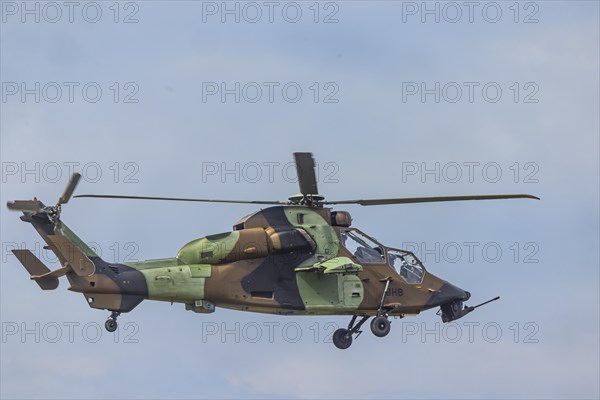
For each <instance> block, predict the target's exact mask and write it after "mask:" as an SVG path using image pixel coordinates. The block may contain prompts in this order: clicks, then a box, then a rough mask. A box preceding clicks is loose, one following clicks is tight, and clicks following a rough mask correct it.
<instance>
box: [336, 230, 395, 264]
mask: <svg viewBox="0 0 600 400" xmlns="http://www.w3.org/2000/svg"><path fill="white" fill-rule="evenodd" d="M341 238H342V245H343V246H344V247H345V248H346V249H348V251H349V252H350V253H352V254H353V255H354V256H355V257H356V258H357V259H358V260H359V261H360V262H363V263H371V264H381V263H384V262H385V255H384V252H383V248H382V247H381V246H380V245H379V244H378V243H377V242H374V241H373V240H371V239H369V238H368V237H366V236H365V235H363V234H362V233H360V232H358V231H356V230H346V231H342V232H341Z"/></svg>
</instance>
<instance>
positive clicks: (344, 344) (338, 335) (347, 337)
mask: <svg viewBox="0 0 600 400" xmlns="http://www.w3.org/2000/svg"><path fill="white" fill-rule="evenodd" d="M333 344H334V345H335V347H337V348H338V349H342V350H344V349H347V348H348V347H350V345H351V344H352V334H351V333H350V331H349V330H348V329H343V328H340V329H338V330H337V331H335V332H333Z"/></svg>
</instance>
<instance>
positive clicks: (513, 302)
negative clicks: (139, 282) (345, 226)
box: [0, 0, 600, 399]
mask: <svg viewBox="0 0 600 400" xmlns="http://www.w3.org/2000/svg"><path fill="white" fill-rule="evenodd" d="M0 7H1V8H0V9H1V12H2V14H1V18H2V20H1V30H0V45H1V48H0V81H1V84H2V88H1V89H2V92H1V95H2V98H1V101H0V107H1V110H0V119H1V121H0V157H1V166H2V177H1V178H2V180H1V193H0V200H1V201H2V202H3V203H4V202H6V201H9V200H14V199H29V198H32V197H33V196H36V197H37V198H39V199H41V200H42V201H44V202H45V203H46V204H54V202H55V201H56V199H57V198H58V197H59V196H60V193H61V192H62V190H63V188H64V186H65V185H66V183H67V181H68V179H69V175H70V173H71V172H73V171H77V172H80V173H81V174H82V175H83V179H82V181H81V183H80V185H79V186H78V188H77V193H79V194H84V193H93V194H102V193H104V194H127V195H154V196H171V197H200V198H217V199H220V198H222V199H242V200H251V199H256V200H282V199H286V198H287V197H288V196H290V195H292V194H295V193H297V192H298V187H297V183H296V182H295V174H294V170H293V165H292V164H291V162H292V153H293V152H295V151H310V152H312V153H313V154H314V156H315V159H316V160H317V163H318V165H317V172H318V184H319V189H320V192H321V193H322V194H323V195H325V196H326V198H327V199H329V200H337V199H358V198H378V197H413V196H426V195H460V194H496V193H498V194H501V193H531V194H534V195H537V196H539V197H540V198H541V200H540V201H534V200H507V201H490V202H462V203H439V204H413V205H396V206H382V207H361V206H347V207H345V208H339V209H345V210H347V211H349V212H350V213H351V214H352V217H353V220H354V225H355V226H356V227H358V228H360V229H362V230H364V231H365V232H367V233H368V234H370V235H371V236H373V237H375V238H377V239H378V240H379V241H381V242H382V243H384V244H385V245H388V246H392V247H401V248H407V249H409V250H412V251H414V252H415V253H416V254H417V255H418V256H419V257H420V258H421V259H422V260H423V262H424V264H425V266H426V267H427V269H428V271H430V272H431V273H433V274H435V275H437V276H440V277H442V278H443V279H446V280H448V281H450V282H452V283H453V284H456V285H457V286H460V287H461V288H464V289H466V290H468V291H470V292H471V293H472V300H471V301H470V304H476V303H479V302H483V301H485V300H488V299H490V298H493V297H495V296H500V297H501V299H500V301H497V302H494V303H492V304H489V305H486V306H485V307H482V308H481V309H478V310H477V311H475V312H473V313H471V314H469V315H468V316H466V317H465V318H463V319H461V320H459V321H456V322H455V323H452V324H447V325H443V324H442V323H441V320H440V319H439V317H438V316H436V315H435V310H429V311H426V312H423V313H422V314H420V315H418V316H415V317H410V318H405V319H402V320H400V319H394V320H392V330H391V333H390V334H389V335H388V336H386V337H385V338H376V337H375V336H373V335H372V334H371V332H369V330H368V328H367V329H365V332H364V333H363V334H362V335H361V336H360V337H359V338H358V339H356V340H355V341H354V343H353V345H352V346H351V347H350V349H348V350H344V351H341V350H338V349H336V348H335V347H334V346H333V344H332V343H331V333H332V332H333V330H334V329H336V328H337V327H341V326H345V325H346V324H347V323H348V319H347V318H346V317H336V316H331V317H301V316H297V317H283V316H271V315H262V314H252V313H242V312H235V311H229V310H225V309H217V311H216V312H215V313H213V314H208V315H202V314H194V313H192V312H190V311H186V310H185V308H184V306H183V305H181V304H174V305H171V304H170V303H160V302H151V301H144V302H143V303H142V304H141V305H140V306H138V307H137V308H136V309H135V310H133V311H132V312H131V313H128V314H126V315H122V316H121V317H120V319H119V323H120V328H119V331H118V332H119V334H118V335H112V334H108V333H107V332H105V331H103V327H102V326H103V323H104V321H105V319H106V317H107V316H108V312H106V311H99V310H93V309H90V308H89V307H88V306H87V305H86V304H85V300H84V298H83V296H81V295H80V294H77V293H71V292H68V291H67V290H65V288H66V287H67V283H66V281H64V279H63V281H62V282H61V284H60V286H59V288H58V290H55V291H48V292H43V291H41V290H39V288H38V287H37V285H36V284H35V283H33V282H31V281H30V280H29V279H28V276H27V273H26V271H25V270H24V269H23V268H22V267H21V266H20V265H19V264H18V261H17V260H16V259H15V257H14V256H13V255H12V253H11V249H14V248H29V249H31V250H32V251H33V252H34V253H35V254H36V255H38V257H40V259H42V261H44V262H45V263H46V264H48V265H50V266H52V267H53V268H55V267H56V266H57V263H56V260H55V259H54V258H53V256H52V255H51V254H50V253H48V252H46V251H44V250H43V249H41V246H42V244H41V242H40V240H41V239H40V238H39V236H38V235H37V234H36V233H35V231H34V230H33V229H32V228H31V226H30V225H28V224H25V223H22V222H21V221H20V220H19V219H18V214H17V213H12V212H9V211H8V210H7V209H6V208H5V207H2V208H1V211H0V221H1V230H0V233H1V238H0V241H1V243H2V262H1V268H0V319H1V322H2V340H1V342H0V349H1V351H0V367H1V370H0V396H1V397H2V398H114V397H118V398H132V399H134V398H156V399H162V398H294V399H301V398H428V399H431V398H598V397H599V396H600V387H599V379H598V376H599V375H600V368H599V359H600V354H599V324H600V310H599V302H600V299H599V284H600V277H599V265H600V251H599V242H600V213H599V203H600V202H599V200H600V199H599V169H600V168H599V167H600V165H599V162H600V160H599V148H600V145H599V137H600V127H599V115H598V114H599V113H598V110H599V109H600V104H599V103H600V102H599V84H600V83H599V72H598V71H599V70H600V65H599V49H600V43H599V41H600V39H599V38H600V32H599V3H598V2H596V1H568V2H567V1H534V2H472V3H468V2H467V3H465V2H426V3H424V2H400V1H398V2H394V1H369V2H367V1H332V2H325V1H323V2H314V1H306V2H304V1H298V2H280V1H275V2H260V1H259V2H226V3H224V2H201V1H170V2H167V1H132V2H113V1H97V2H79V1H75V2H72V3H68V4H65V3H63V2H35V1H32V2H20V1H19V2H14V1H4V0H3V1H1V2H0ZM253 211H256V207H252V206H248V205H228V204H200V203H198V204H192V203H181V204H179V203H166V202H165V203H159V202H132V201H118V200H112V201H111V200H96V199H73V200H71V202H69V203H68V204H67V205H65V206H64V208H63V212H62V220H63V221H64V222H65V223H66V224H67V225H68V226H69V227H70V228H71V229H72V230H73V231H75V233H77V234H78V235H79V236H80V237H81V238H82V239H83V240H84V241H86V242H87V243H88V244H90V245H91V246H92V247H94V248H95V249H96V250H97V252H98V253H99V254H100V255H101V256H102V258H103V259H105V260H106V261H109V262H127V261H142V260H147V259H155V258H165V257H173V256H174V255H175V254H176V253H177V251H178V250H179V249H180V248H181V247H182V246H183V245H184V244H185V243H187V242H189V241H191V240H193V239H196V238H199V237H202V236H205V235H209V234H214V233H218V232H225V231H229V230H231V227H232V225H234V223H235V222H236V221H237V220H238V219H240V218H241V217H242V216H244V215H247V214H249V213H251V212H253Z"/></svg>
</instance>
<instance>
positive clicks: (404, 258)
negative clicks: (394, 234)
mask: <svg viewBox="0 0 600 400" xmlns="http://www.w3.org/2000/svg"><path fill="white" fill-rule="evenodd" d="M387 253H388V260H389V264H390V266H391V267H392V268H394V269H395V270H396V271H397V272H398V274H400V276H401V277H402V279H404V280H405V281H406V283H421V282H423V276H425V268H424V267H423V264H421V261H419V259H418V258H417V257H416V256H415V255H414V254H413V253H411V252H410V251H404V250H396V249H388V252H387Z"/></svg>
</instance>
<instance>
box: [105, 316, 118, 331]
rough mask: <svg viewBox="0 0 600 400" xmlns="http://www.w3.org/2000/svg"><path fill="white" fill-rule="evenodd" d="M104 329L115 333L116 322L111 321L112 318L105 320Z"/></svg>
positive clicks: (114, 320)
mask: <svg viewBox="0 0 600 400" xmlns="http://www.w3.org/2000/svg"><path fill="white" fill-rule="evenodd" d="M104 327H105V328H106V330H107V331H109V332H114V331H116V330H117V328H118V324H117V320H116V319H112V318H109V319H107V320H106V322H105V323H104Z"/></svg>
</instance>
